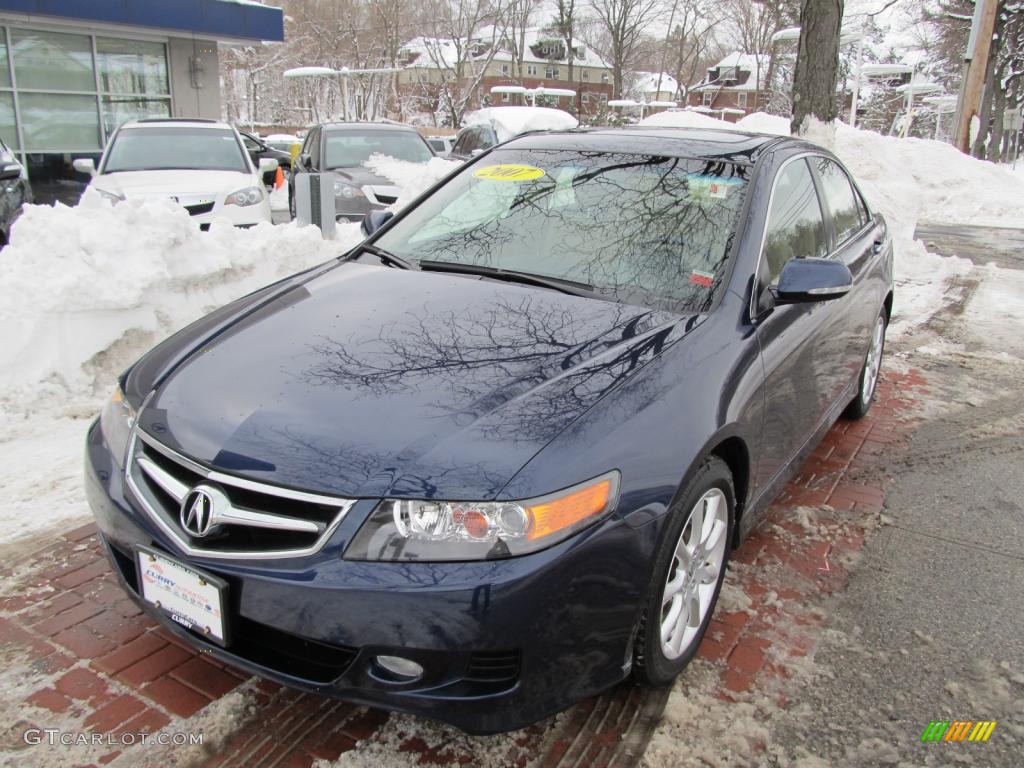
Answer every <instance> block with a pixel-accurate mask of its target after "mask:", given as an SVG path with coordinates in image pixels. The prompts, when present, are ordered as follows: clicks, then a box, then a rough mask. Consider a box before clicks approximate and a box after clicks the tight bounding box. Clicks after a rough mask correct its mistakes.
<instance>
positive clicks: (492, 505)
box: [345, 471, 619, 561]
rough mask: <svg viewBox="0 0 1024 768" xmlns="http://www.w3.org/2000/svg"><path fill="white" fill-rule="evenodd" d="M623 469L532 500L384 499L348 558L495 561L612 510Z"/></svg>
mask: <svg viewBox="0 0 1024 768" xmlns="http://www.w3.org/2000/svg"><path fill="white" fill-rule="evenodd" d="M618 493H619V473H618V472H617V471H612V472H609V473H607V474H604V475H601V476H600V477H596V478H594V479H593V480H588V481H587V482H585V483H581V484H579V485H575V486H573V487H571V488H566V489H565V490H562V491H558V492H557V493H552V494H549V495H547V496H542V497H540V498H536V499H529V500H526V501H478V502H474V501H420V500H411V499H385V500H384V501H382V502H381V503H380V504H378V505H377V508H376V509H375V510H374V511H373V513H372V514H371V515H370V517H369V518H368V519H367V520H366V522H365V523H364V524H363V526H362V528H360V529H359V533H358V534H356V537H355V538H354V539H353V540H352V544H351V545H350V546H349V547H348V549H347V550H346V552H345V558H346V559H349V560H421V561H440V560H488V559H493V558H503V557H514V556H516V555H525V554H528V553H530V552H536V551H537V550H540V549H545V548H547V547H550V546H551V545H552V544H557V543H558V542H559V541H562V540H563V539H565V538H567V537H569V536H571V535H572V534H574V533H576V532H577V531H580V530H582V529H583V528H586V527H588V526H590V525H592V524H593V523H596V522H597V521H599V520H601V519H602V518H603V517H605V516H606V515H607V514H609V513H610V512H611V511H612V510H613V509H615V505H616V501H617V499H618Z"/></svg>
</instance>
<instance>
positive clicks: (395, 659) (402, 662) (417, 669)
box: [374, 656, 423, 683]
mask: <svg viewBox="0 0 1024 768" xmlns="http://www.w3.org/2000/svg"><path fill="white" fill-rule="evenodd" d="M374 661H375V662H376V663H377V666H378V667H380V668H381V669H383V670H384V671H385V672H388V673H389V674H391V675H393V676H394V677H395V679H396V680H398V681H401V682H403V683H410V682H412V681H413V680H419V679H420V678H421V677H422V676H423V667H421V666H420V665H419V664H417V663H416V662H415V661H413V660H412V659H403V658H402V657H401V656H378V657H377V658H376V659H374Z"/></svg>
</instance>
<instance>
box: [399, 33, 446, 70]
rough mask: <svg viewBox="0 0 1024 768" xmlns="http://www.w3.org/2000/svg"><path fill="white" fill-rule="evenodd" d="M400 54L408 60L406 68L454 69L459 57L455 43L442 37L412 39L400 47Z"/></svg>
mask: <svg viewBox="0 0 1024 768" xmlns="http://www.w3.org/2000/svg"><path fill="white" fill-rule="evenodd" d="M402 53H403V54H404V55H405V56H406V57H408V59H409V63H408V64H406V66H407V67H428V68H431V69H440V68H442V67H448V68H451V67H454V66H455V63H456V61H457V59H458V57H459V55H458V52H457V51H456V47H455V41H454V40H453V39H451V38H444V37H414V38H413V39H412V40H410V41H409V42H407V43H406V44H405V45H403V46H402Z"/></svg>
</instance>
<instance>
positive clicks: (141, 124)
mask: <svg viewBox="0 0 1024 768" xmlns="http://www.w3.org/2000/svg"><path fill="white" fill-rule="evenodd" d="M176 126H180V127H182V128H228V129H230V128H231V126H230V125H228V124H227V123H225V122H224V121H222V120H208V119H206V118H202V117H193V118H188V117H144V118H142V119H140V120H128V121H127V122H125V123H123V124H122V125H121V127H122V128H167V127H172V128H173V127H176Z"/></svg>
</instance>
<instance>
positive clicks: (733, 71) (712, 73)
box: [687, 51, 768, 122]
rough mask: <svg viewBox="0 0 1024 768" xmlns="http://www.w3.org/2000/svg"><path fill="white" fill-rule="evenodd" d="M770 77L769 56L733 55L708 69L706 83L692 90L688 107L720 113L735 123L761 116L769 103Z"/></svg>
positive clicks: (736, 53) (701, 83) (688, 96)
mask: <svg viewBox="0 0 1024 768" xmlns="http://www.w3.org/2000/svg"><path fill="white" fill-rule="evenodd" d="M767 75H768V57H767V56H755V55H753V54H749V53H739V52H738V51H737V52H735V53H730V54H729V55H728V56H726V57H725V58H724V59H722V60H721V61H720V62H718V63H717V64H715V65H714V66H713V67H708V71H707V75H706V76H705V77H704V79H703V80H701V81H700V82H699V83H698V84H697V85H695V86H693V87H692V88H690V89H689V93H688V95H687V105H688V106H690V107H694V108H697V109H700V110H701V111H708V112H720V113H721V117H722V118H723V119H724V120H729V121H730V122H735V121H736V120H738V119H739V118H741V117H743V115H745V114H750V113H751V112H757V111H758V109H759V108H760V107H761V105H763V104H764V103H765V101H766V100H767V97H768V93H767V87H766V86H767Z"/></svg>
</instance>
